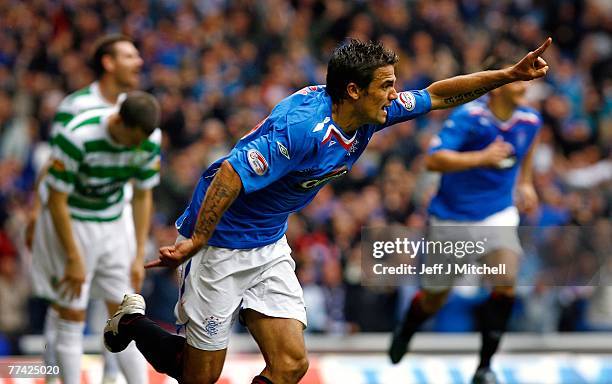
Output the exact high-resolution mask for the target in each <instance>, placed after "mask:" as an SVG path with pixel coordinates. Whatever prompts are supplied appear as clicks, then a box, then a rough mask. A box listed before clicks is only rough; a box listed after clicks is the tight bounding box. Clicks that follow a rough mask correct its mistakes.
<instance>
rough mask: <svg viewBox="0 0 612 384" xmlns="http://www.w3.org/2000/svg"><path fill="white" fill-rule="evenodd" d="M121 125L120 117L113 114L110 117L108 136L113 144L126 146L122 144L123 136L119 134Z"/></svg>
mask: <svg viewBox="0 0 612 384" xmlns="http://www.w3.org/2000/svg"><path fill="white" fill-rule="evenodd" d="M120 124H121V119H120V118H119V115H117V114H116V113H113V114H112V115H110V116H109V117H108V125H107V127H106V129H107V130H108V136H109V137H110V139H111V140H112V142H113V143H115V144H119V145H124V144H123V143H121V135H120V132H119V131H120V129H121V127H120Z"/></svg>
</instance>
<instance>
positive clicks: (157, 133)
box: [148, 128, 162, 145]
mask: <svg viewBox="0 0 612 384" xmlns="http://www.w3.org/2000/svg"><path fill="white" fill-rule="evenodd" d="M148 140H149V141H150V142H152V143H155V144H157V145H159V144H161V140H162V132H161V129H159V128H155V130H154V131H153V133H151V135H149V138H148Z"/></svg>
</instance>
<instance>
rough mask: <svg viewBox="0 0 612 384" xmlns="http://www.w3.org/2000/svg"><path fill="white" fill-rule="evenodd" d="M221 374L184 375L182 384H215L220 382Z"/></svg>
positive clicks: (199, 373) (200, 373)
mask: <svg viewBox="0 0 612 384" xmlns="http://www.w3.org/2000/svg"><path fill="white" fill-rule="evenodd" d="M219 376H221V372H197V373H191V374H188V373H186V372H185V373H183V378H182V380H181V381H180V383H181V384H213V383H216V382H217V380H219Z"/></svg>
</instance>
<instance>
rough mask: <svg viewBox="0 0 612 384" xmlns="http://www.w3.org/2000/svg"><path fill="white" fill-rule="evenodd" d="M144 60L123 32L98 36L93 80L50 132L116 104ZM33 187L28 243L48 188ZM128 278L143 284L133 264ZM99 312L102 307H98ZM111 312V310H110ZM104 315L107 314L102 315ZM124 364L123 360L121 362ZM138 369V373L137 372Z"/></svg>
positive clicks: (51, 341) (50, 326)
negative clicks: (87, 114) (86, 112)
mask: <svg viewBox="0 0 612 384" xmlns="http://www.w3.org/2000/svg"><path fill="white" fill-rule="evenodd" d="M142 65H143V61H142V58H141V57H140V53H139V52H138V50H137V49H136V47H135V46H134V43H133V42H132V40H131V39H130V38H129V37H127V36H124V35H117V34H115V35H107V36H104V37H102V38H100V39H99V40H98V41H97V42H96V43H95V44H94V49H93V54H92V57H91V59H90V66H91V68H92V70H93V72H94V73H95V76H96V79H97V80H96V81H94V82H93V83H91V84H89V85H88V86H86V87H84V88H82V89H79V90H78V91H76V92H73V93H71V94H69V95H68V96H66V97H65V98H64V99H63V100H62V102H61V103H60V105H59V106H58V109H57V112H56V115H55V118H54V122H53V126H52V134H53V133H55V132H57V131H58V130H59V129H61V128H63V127H64V126H65V125H66V124H67V123H68V122H69V121H70V120H71V119H72V118H73V117H74V116H76V115H78V114H79V113H81V112H84V111H87V110H91V109H98V108H108V107H112V106H115V105H116V104H117V102H118V100H119V99H120V98H121V95H122V94H124V93H125V92H128V91H130V90H134V89H136V88H138V85H139V80H140V70H141V68H142ZM47 167H48V165H45V167H44V168H43V169H42V171H41V172H40V175H39V177H38V180H41V179H42V178H44V176H45V175H46V173H47ZM36 190H37V191H38V192H39V194H40V196H39V195H36V196H35V199H34V207H33V209H32V211H31V217H30V221H29V223H28V226H27V229H26V243H27V244H28V245H29V246H30V247H31V243H32V238H33V232H34V231H33V229H34V225H35V222H36V219H37V215H38V212H39V211H40V201H41V200H42V202H46V200H47V195H48V191H47V189H46V188H45V186H44V184H41V183H40V182H38V181H37V187H36ZM124 196H125V199H126V201H129V200H130V199H131V196H132V188H131V185H129V184H127V185H126V187H125V190H124ZM125 214H126V215H127V216H128V217H131V216H132V213H131V206H130V205H129V204H128V205H126V212H125ZM128 230H129V231H131V232H133V228H128ZM139 245H140V247H139V248H138V249H139V250H142V246H143V245H142V244H139ZM131 275H132V276H131V278H132V281H133V285H134V289H135V290H137V291H139V290H140V286H141V285H142V280H143V276H144V275H143V273H142V271H141V270H139V269H138V268H133V269H132V272H131ZM92 303H93V304H94V305H95V306H94V307H93V308H96V309H98V308H99V307H100V305H102V306H103V305H104V304H103V303H102V302H101V301H100V300H94V301H93V302H92ZM99 311H100V312H103V311H105V309H101V308H100V309H99ZM111 313H112V312H111ZM104 317H106V316H104ZM57 318H58V316H57V313H56V312H55V311H54V310H53V309H49V310H48V311H47V318H46V319H45V332H44V336H45V344H46V349H45V355H44V359H45V364H47V365H55V363H56V359H55V339H56V332H55V329H56V328H57V327H56V325H55V323H56V322H57ZM90 322H93V324H90V326H93V327H94V329H97V328H98V327H99V328H100V330H101V329H102V327H103V323H101V324H97V322H96V319H95V318H92V319H90ZM102 350H103V354H104V363H105V364H104V380H103V383H105V384H107V383H113V382H114V381H115V379H116V376H117V374H118V369H119V368H118V367H117V365H118V364H117V357H116V356H115V355H114V354H112V353H110V352H107V351H106V349H105V348H102ZM122 365H124V364H122ZM139 372H140V373H139ZM143 374H146V365H145V364H144V363H143V364H142V367H141V368H140V369H136V368H135V367H134V365H133V364H132V367H131V373H130V374H127V373H126V372H124V375H126V376H127V377H128V383H130V384H131V383H132V382H134V383H136V382H137V383H145V384H146V383H147V380H146V378H141V376H142V375H143ZM131 376H134V380H133V381H132V380H129V378H130V377H131Z"/></svg>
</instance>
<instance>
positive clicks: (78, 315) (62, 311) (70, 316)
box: [53, 306, 86, 322]
mask: <svg viewBox="0 0 612 384" xmlns="http://www.w3.org/2000/svg"><path fill="white" fill-rule="evenodd" d="M53 308H55V309H56V311H57V313H58V314H59V317H60V318H61V319H64V320H69V321H75V322H84V321H85V317H86V312H85V310H83V309H70V308H65V307H60V306H53Z"/></svg>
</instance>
